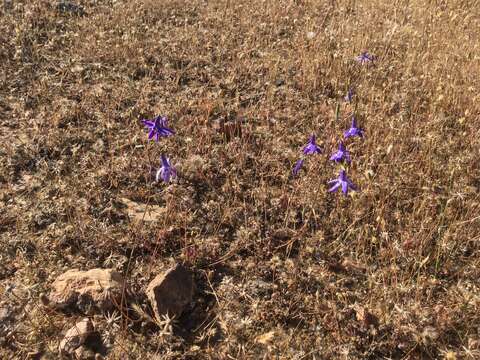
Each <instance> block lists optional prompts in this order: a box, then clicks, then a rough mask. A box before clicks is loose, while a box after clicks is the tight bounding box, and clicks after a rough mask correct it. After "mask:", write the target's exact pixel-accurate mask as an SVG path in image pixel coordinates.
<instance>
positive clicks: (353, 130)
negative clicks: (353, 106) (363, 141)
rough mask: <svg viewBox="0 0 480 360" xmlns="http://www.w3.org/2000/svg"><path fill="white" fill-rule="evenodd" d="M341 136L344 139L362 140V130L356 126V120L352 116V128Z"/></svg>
mask: <svg viewBox="0 0 480 360" xmlns="http://www.w3.org/2000/svg"><path fill="white" fill-rule="evenodd" d="M343 136H345V138H349V137H353V136H359V137H361V138H363V129H361V128H359V127H358V126H357V120H356V119H355V116H352V126H351V127H350V129H348V130H347V131H345V132H344V133H343Z"/></svg>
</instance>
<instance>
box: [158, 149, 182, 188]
mask: <svg viewBox="0 0 480 360" xmlns="http://www.w3.org/2000/svg"><path fill="white" fill-rule="evenodd" d="M176 177H177V170H176V169H175V168H174V167H173V166H172V165H171V164H170V160H169V159H168V158H167V157H166V156H165V155H163V154H162V166H161V167H160V169H158V171H157V176H156V177H155V180H156V181H157V182H158V181H160V179H162V180H163V181H164V182H166V183H168V182H170V179H171V178H176Z"/></svg>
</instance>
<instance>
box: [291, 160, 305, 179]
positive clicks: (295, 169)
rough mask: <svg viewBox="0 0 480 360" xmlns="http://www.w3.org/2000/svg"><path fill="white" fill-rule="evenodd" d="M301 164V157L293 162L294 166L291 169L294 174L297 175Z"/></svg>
mask: <svg viewBox="0 0 480 360" xmlns="http://www.w3.org/2000/svg"><path fill="white" fill-rule="evenodd" d="M302 166H303V159H300V160H298V161H297V162H296V163H295V167H294V168H293V171H292V173H293V175H294V176H297V174H298V172H299V171H300V169H301V168H302Z"/></svg>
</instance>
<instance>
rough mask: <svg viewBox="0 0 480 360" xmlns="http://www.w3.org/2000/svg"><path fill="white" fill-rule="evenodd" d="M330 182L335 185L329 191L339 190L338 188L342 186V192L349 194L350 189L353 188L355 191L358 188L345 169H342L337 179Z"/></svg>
mask: <svg viewBox="0 0 480 360" xmlns="http://www.w3.org/2000/svg"><path fill="white" fill-rule="evenodd" d="M328 183H329V184H333V186H332V187H331V188H330V189H328V191H329V192H333V191H337V190H338V188H340V187H341V188H342V192H343V193H344V194H345V195H347V194H348V189H352V190H354V191H356V190H357V187H356V186H355V185H354V184H353V183H352V182H351V181H350V179H349V178H347V174H345V170H341V171H340V175H339V176H338V178H337V179H334V180H331V181H329V182H328Z"/></svg>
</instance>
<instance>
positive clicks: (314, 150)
mask: <svg viewBox="0 0 480 360" xmlns="http://www.w3.org/2000/svg"><path fill="white" fill-rule="evenodd" d="M321 152H322V150H321V149H320V147H319V146H318V145H317V143H316V142H315V135H312V136H310V139H308V144H307V145H305V147H304V148H303V153H304V154H305V155H310V154H320V153H321Z"/></svg>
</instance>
